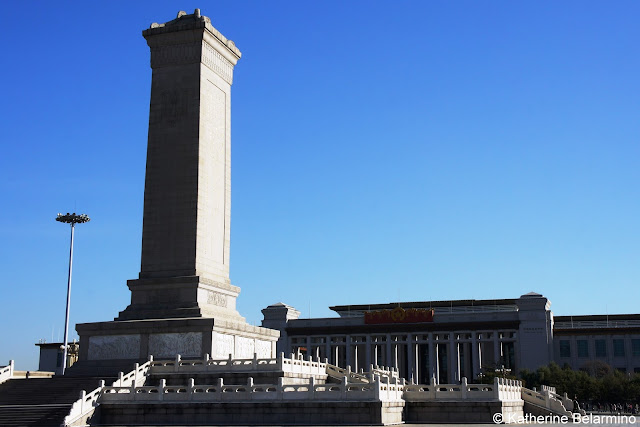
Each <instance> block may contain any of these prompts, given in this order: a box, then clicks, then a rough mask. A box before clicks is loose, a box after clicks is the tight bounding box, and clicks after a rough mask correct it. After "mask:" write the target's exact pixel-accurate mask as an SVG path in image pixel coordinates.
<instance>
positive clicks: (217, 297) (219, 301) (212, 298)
mask: <svg viewBox="0 0 640 427" xmlns="http://www.w3.org/2000/svg"><path fill="white" fill-rule="evenodd" d="M207 302H208V303H209V304H213V305H217V306H218V307H226V306H227V296H226V295H225V294H221V293H220V292H214V291H209V293H208V294H207Z"/></svg>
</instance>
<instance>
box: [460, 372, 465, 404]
mask: <svg viewBox="0 0 640 427" xmlns="http://www.w3.org/2000/svg"><path fill="white" fill-rule="evenodd" d="M460 393H461V396H462V398H463V399H466V398H467V377H462V379H461V381H460Z"/></svg>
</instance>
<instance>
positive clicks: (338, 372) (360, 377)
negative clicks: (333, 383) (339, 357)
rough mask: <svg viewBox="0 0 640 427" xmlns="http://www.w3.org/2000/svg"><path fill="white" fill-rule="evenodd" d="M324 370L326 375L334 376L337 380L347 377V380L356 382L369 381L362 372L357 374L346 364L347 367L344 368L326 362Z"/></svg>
mask: <svg viewBox="0 0 640 427" xmlns="http://www.w3.org/2000/svg"><path fill="white" fill-rule="evenodd" d="M326 372H327V375H329V376H330V377H332V378H336V379H339V380H341V379H342V378H347V379H348V381H349V382H356V383H369V382H371V379H370V378H369V377H368V376H366V375H364V374H358V373H357V372H352V371H351V366H347V369H344V368H340V367H338V366H335V365H330V364H327V368H326Z"/></svg>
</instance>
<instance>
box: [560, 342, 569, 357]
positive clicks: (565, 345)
mask: <svg viewBox="0 0 640 427" xmlns="http://www.w3.org/2000/svg"><path fill="white" fill-rule="evenodd" d="M560 357H571V342H570V341H568V340H561V341H560Z"/></svg>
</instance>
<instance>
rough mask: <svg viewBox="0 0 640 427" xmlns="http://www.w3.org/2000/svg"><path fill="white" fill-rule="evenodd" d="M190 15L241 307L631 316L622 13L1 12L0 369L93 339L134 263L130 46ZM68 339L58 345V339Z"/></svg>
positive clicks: (75, 7)
mask: <svg viewBox="0 0 640 427" xmlns="http://www.w3.org/2000/svg"><path fill="white" fill-rule="evenodd" d="M196 7H199V8H201V9H202V13H203V14H204V15H206V16H209V17H211V19H212V22H213V25H214V26H215V27H216V28H217V29H218V30H220V31H221V32H222V33H223V34H224V35H225V36H227V37H228V38H230V39H232V40H234V41H235V42H236V44H237V46H238V47H239V49H240V50H241V51H242V53H243V56H242V59H241V60H240V62H239V63H238V65H237V67H236V70H235V76H234V77H235V78H234V85H233V88H232V94H233V99H232V147H233V149H232V158H233V161H232V165H233V166H232V188H233V193H232V209H231V211H232V223H231V225H232V226H231V237H232V238H231V280H232V283H233V284H235V285H237V286H240V287H241V288H242V293H241V295H240V297H239V300H238V306H239V310H240V312H241V314H242V315H244V316H245V317H246V318H247V320H248V321H249V322H251V323H254V324H259V323H260V321H261V319H262V314H261V313H260V310H261V309H262V308H264V307H265V306H267V305H269V304H272V303H275V302H278V301H283V302H285V303H288V304H290V305H293V306H295V307H297V308H298V309H299V310H300V311H301V312H302V313H303V314H302V315H303V316H305V317H307V316H309V314H311V316H313V317H319V316H330V315H332V312H330V310H328V306H330V305H335V304H357V303H361V304H367V303H385V302H396V301H417V300H446V299H468V298H476V299H484V298H487V299H493V298H514V297H518V296H519V295H521V294H524V293H526V292H529V291H536V292H539V293H542V294H544V295H545V296H547V297H548V298H549V299H550V300H551V301H552V310H553V311H554V313H555V314H560V315H569V314H604V313H607V312H608V313H610V314H611V313H638V312H640V304H639V301H640V291H639V285H640V263H639V262H638V261H639V259H640V243H639V242H640V223H639V221H638V218H640V197H639V196H640V185H639V184H640V167H639V160H640V120H639V119H640V117H639V116H640V79H639V78H638V76H640V44H639V43H638V41H639V40H640V26H638V16H640V3H638V2H634V1H626V2H625V1H616V2H613V3H611V2H595V1H593V2H591V1H589V2H585V1H563V2H557V1H530V2H507V1H456V2H444V1H405V2H375V1H373V2H372V1H353V2H344V1H324V2H319V1H316V2H306V1H290V2H274V1H269V2H259V1H254V2H246V1H233V2H221V1H204V2H199V3H198V2H192V1H190V0H188V1H183V2H174V1H154V2H146V3H145V2H142V1H140V2H137V1H136V2H124V1H121V2H115V1H112V2H75V3H69V2H12V3H6V4H3V16H4V17H5V20H4V22H3V26H4V29H3V33H4V37H2V39H1V40H0V44H1V46H0V47H1V49H2V52H3V55H2V56H3V66H2V71H1V73H2V81H3V90H2V96H1V97H0V117H1V120H2V135H1V138H2V154H1V155H0V191H1V195H2V209H1V210H0V240H1V241H2V245H0V251H1V252H0V263H1V264H0V266H1V269H2V278H1V279H0V280H1V281H0V283H1V289H0V292H1V295H2V298H1V301H2V309H1V311H0V325H1V329H0V364H4V363H7V361H8V360H9V359H15V360H16V363H17V367H18V368H19V369H35V368H37V348H36V347H35V346H34V343H35V342H37V341H38V340H39V339H41V338H42V339H46V340H47V341H51V339H52V338H53V339H54V340H57V339H59V338H60V339H61V338H62V329H63V324H64V307H65V298H66V277H67V256H68V244H69V241H68V239H69V229H68V227H67V226H64V225H62V224H59V223H57V222H55V221H54V218H55V216H56V213H57V212H67V211H69V212H72V211H76V212H82V213H87V214H89V215H90V216H91V218H92V221H91V222H90V223H89V224H86V225H81V226H79V227H78V230H77V234H76V253H75V259H74V261H75V263H74V281H73V292H72V308H71V312H72V315H71V322H72V326H73V325H75V324H76V323H81V322H94V321H105V320H111V319H113V318H114V317H115V316H117V315H118V312H119V311H120V310H123V309H124V308H125V307H126V306H127V305H128V303H129V298H130V293H129V290H128V289H127V287H126V280H127V279H133V278H136V277H137V274H138V272H139V263H140V245H141V226H142V202H143V189H144V168H145V153H146V142H147V124H148V114H149V94H150V78H151V70H150V68H149V50H148V47H147V46H146V42H145V40H144V39H143V38H142V36H141V31H142V30H143V29H145V28H148V27H149V24H150V23H151V22H165V21H168V20H171V19H173V18H175V16H176V13H177V12H178V10H180V9H182V10H186V11H187V12H188V13H192V12H193V9H195V8H196ZM71 336H72V337H75V336H76V335H75V331H73V332H72V334H71Z"/></svg>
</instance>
